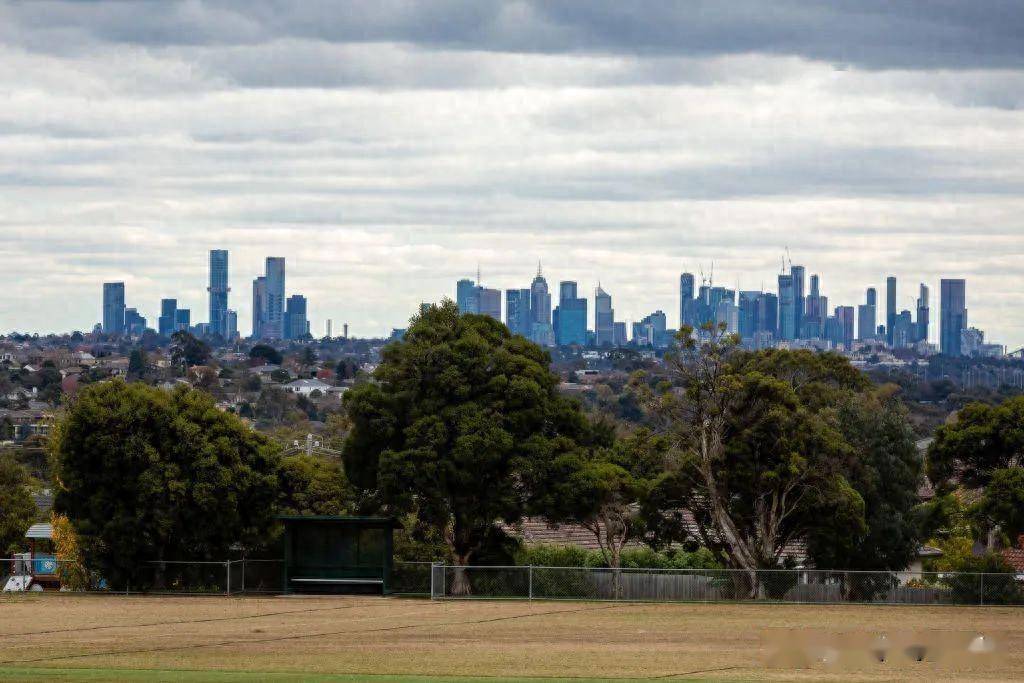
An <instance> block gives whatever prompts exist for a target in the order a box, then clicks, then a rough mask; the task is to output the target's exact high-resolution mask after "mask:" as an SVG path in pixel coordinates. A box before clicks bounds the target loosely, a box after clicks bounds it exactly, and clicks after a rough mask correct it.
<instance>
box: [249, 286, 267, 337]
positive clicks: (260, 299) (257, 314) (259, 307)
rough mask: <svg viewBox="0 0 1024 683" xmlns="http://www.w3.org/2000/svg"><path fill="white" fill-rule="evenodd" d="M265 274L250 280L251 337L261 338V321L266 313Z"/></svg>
mask: <svg viewBox="0 0 1024 683" xmlns="http://www.w3.org/2000/svg"><path fill="white" fill-rule="evenodd" d="M266 301H267V276H266V275H260V276H259V277H258V278H256V279H255V280H253V281H252V337H253V339H263V322H264V319H265V317H266V315H267V304H266Z"/></svg>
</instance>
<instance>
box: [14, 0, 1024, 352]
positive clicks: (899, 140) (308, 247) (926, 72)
mask: <svg viewBox="0 0 1024 683" xmlns="http://www.w3.org/2000/svg"><path fill="white" fill-rule="evenodd" d="M626 7H631V6H629V5H623V4H621V3H611V2H609V3H558V2H554V3H553V2H538V3H527V2H515V3H513V2H509V3H486V2H469V1H467V2H454V1H451V2H433V3H410V2H397V1H393V2H376V3H355V4H351V3H316V2H303V3H277V2H246V3H241V2H238V3H219V2H182V3H169V2H167V3H165V2H154V3H145V4H143V3H120V2H113V3H104V2H85V3H78V2H74V3H46V2H34V3H10V4H6V5H3V6H0V93H2V94H3V96H4V98H3V101H4V107H2V108H0V235H2V238H0V263H2V268H0V285H2V286H3V291H4V292H5V294H6V296H5V297H3V298H2V299H0V330H5V331H6V330H13V329H17V330H30V331H47V330H66V329H73V328H80V329H83V328H88V327H90V326H91V325H92V324H93V323H94V322H95V321H96V320H97V319H98V318H99V315H100V306H99V304H100V302H99V296H100V283H101V282H102V281H103V280H107V279H123V280H125V281H126V282H127V289H128V294H127V298H128V304H129V305H131V306H137V307H139V308H140V310H142V311H143V313H144V314H146V315H149V316H150V317H152V318H155V315H156V310H157V306H158V303H159V299H160V298H161V297H164V296H177V297H178V298H179V299H180V300H182V302H183V305H190V306H191V307H192V308H193V311H194V312H193V319H194V320H205V317H206V315H205V307H206V301H205V285H206V283H205V277H206V273H205V267H206V251H207V250H208V249H211V248H227V249H230V250H231V269H232V287H233V292H232V306H233V307H237V308H238V309H239V312H240V323H241V326H242V328H243V331H247V329H248V321H249V308H250V300H251V294H250V286H251V280H252V278H253V277H254V276H255V275H256V274H258V271H259V270H260V268H261V265H262V259H263V257H264V256H266V255H270V254H273V255H282V256H285V257H287V258H288V267H289V272H288V289H289V291H290V292H301V293H304V294H306V295H307V296H308V297H309V299H310V311H311V315H312V318H313V325H314V330H315V331H316V332H320V331H321V330H322V329H323V321H324V320H325V319H327V318H332V319H333V320H334V321H335V329H339V327H340V324H341V322H349V323H350V325H351V329H352V331H353V333H354V334H359V335H371V334H382V333H386V332H388V331H389V330H390V329H391V327H397V326H402V325H403V324H404V321H405V319H407V318H408V316H409V315H410V313H411V312H412V311H413V310H414V309H415V307H416V305H417V304H418V303H419V302H420V301H433V300H438V299H440V298H441V297H442V296H446V295H447V296H451V295H453V293H454V280H455V279H456V278H458V277H463V276H467V275H471V274H472V273H473V272H474V271H475V269H476V266H477V264H478V263H479V264H480V265H481V267H482V269H483V275H484V280H485V283H486V284H489V285H491V286H497V287H501V288H505V287H513V286H525V285H526V284H527V283H528V282H529V279H530V278H531V277H532V273H533V270H534V269H535V264H536V262H537V260H538V259H540V260H542V261H543V262H544V264H545V271H546V274H547V275H548V277H549V281H551V284H552V286H553V287H554V286H555V283H556V282H557V280H561V279H576V280H578V281H580V283H581V286H582V287H583V289H584V290H588V289H589V288H590V287H592V286H593V285H594V284H595V283H596V281H597V280H598V279H600V281H601V283H602V286H603V287H604V288H605V289H606V290H608V291H609V292H611V293H612V295H613V296H614V300H615V308H616V312H617V317H619V318H620V319H638V318H639V317H642V316H643V315H645V314H647V313H649V312H650V311H652V310H654V309H656V308H661V309H663V310H665V311H666V312H668V313H669V319H670V321H672V320H673V319H674V318H675V317H676V316H677V308H678V302H677V298H676V296H677V293H676V284H677V282H678V274H679V272H681V271H683V270H692V271H697V270H698V267H699V266H701V265H703V267H704V269H705V270H710V264H711V262H712V261H713V262H714V271H715V278H716V280H718V281H723V282H726V283H729V284H737V283H738V284H739V286H740V287H742V288H757V287H759V286H761V284H762V283H764V285H765V286H766V287H769V288H774V279H775V275H776V273H777V271H778V268H779V265H778V264H779V260H780V257H781V254H782V252H783V250H784V249H785V247H787V246H788V247H789V249H790V251H791V252H792V254H793V259H794V261H798V262H801V263H803V264H804V265H806V266H807V268H808V271H809V272H820V273H821V274H822V284H823V288H824V290H825V293H826V294H828V295H829V297H830V301H831V302H832V304H834V305H837V304H840V303H843V304H856V303H859V302H860V301H861V300H862V297H863V290H864V289H865V288H866V287H868V286H876V287H881V286H882V285H883V283H884V278H885V276H886V275H888V274H890V273H895V274H896V275H897V276H899V277H900V281H901V289H900V296H899V299H900V305H901V307H908V308H909V307H911V302H912V299H913V298H914V297H915V296H916V289H917V283H918V282H926V283H927V284H929V285H931V286H932V291H933V295H935V297H934V298H935V300H933V302H932V307H933V310H935V311H936V312H934V313H933V319H937V317H938V316H937V309H938V301H937V292H938V280H939V278H940V277H967V278H968V305H969V308H970V314H971V322H972V323H973V324H977V325H978V326H980V327H983V328H984V329H986V330H987V331H988V336H989V338H991V339H993V340H996V341H1000V342H1003V343H1007V344H1010V345H1013V346H1014V348H1016V347H1018V346H1020V345H1022V344H1024V306H1021V294H1020V290H1021V275H1022V272H1021V269H1022V266H1021V263H1024V260H1022V256H1024V220H1022V218H1021V216H1022V215H1024V211H1022V209H1024V198H1022V190H1024V112H1022V105H1024V42H1022V41H1020V40H1019V36H1020V35H1024V8H1021V7H1020V5H1019V4H1018V3H1012V2H981V3H971V4H970V5H968V4H965V3H960V2H930V3H928V4H927V7H928V9H927V11H926V12H925V11H923V10H922V5H921V4H920V3H911V2H908V3H892V2H858V3H833V7H832V8H830V9H822V7H821V3H813V4H811V3H800V2H781V3H780V2H773V3H763V2H739V3H711V2H709V3H667V2H666V3H646V4H644V5H643V7H644V8H645V11H644V12H642V13H640V12H637V11H635V9H633V10H630V11H627V10H625V9H623V8H626ZM726 7H727V8H728V9H723V8H726Z"/></svg>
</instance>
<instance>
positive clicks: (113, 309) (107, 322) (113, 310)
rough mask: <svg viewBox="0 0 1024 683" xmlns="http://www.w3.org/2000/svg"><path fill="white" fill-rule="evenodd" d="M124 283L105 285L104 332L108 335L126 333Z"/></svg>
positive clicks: (107, 283)
mask: <svg viewBox="0 0 1024 683" xmlns="http://www.w3.org/2000/svg"><path fill="white" fill-rule="evenodd" d="M124 308H125V306H124V283H123V282H104V283H103V331H104V332H105V333H106V334H123V333H124Z"/></svg>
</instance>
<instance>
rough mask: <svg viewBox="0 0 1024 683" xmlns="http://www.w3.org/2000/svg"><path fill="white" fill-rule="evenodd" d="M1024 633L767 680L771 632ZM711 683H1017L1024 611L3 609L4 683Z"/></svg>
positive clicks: (132, 604) (151, 601) (134, 605)
mask: <svg viewBox="0 0 1024 683" xmlns="http://www.w3.org/2000/svg"><path fill="white" fill-rule="evenodd" d="M794 627H796V628H817V629H826V630H830V631H835V632H850V631H861V632H872V631H878V630H879V629H891V630H925V629H932V630H953V631H964V630H988V631H1006V632H1009V634H1010V640H1009V643H1008V645H1009V647H1010V656H1009V660H1008V661H1007V663H1006V664H1005V665H1004V666H1003V667H1002V668H1000V669H997V670H992V671H974V672H972V671H964V670H960V671H950V670H942V671H940V670H937V669H936V668H934V665H928V664H918V665H911V666H908V667H906V668H902V669H899V670H894V669H892V668H889V669H887V670H881V669H878V670H867V671H861V672H859V673H857V674H856V675H846V676H844V675H840V674H829V673H827V672H825V671H822V670H802V671H798V670H789V671H779V670H765V669H763V668H761V666H760V662H761V659H762V658H763V651H762V650H761V645H760V634H761V633H762V632H763V631H765V630H766V629H779V628H794ZM43 667H54V668H65V669H69V668H74V669H92V670H111V669H113V670H119V669H132V670H180V671H193V672H195V671H243V672H252V673H261V674H267V673H271V672H300V673H306V674H318V673H338V674H358V675H369V674H387V675H417V676H436V677H440V678H446V677H452V676H499V677H502V676H505V677H515V676H529V677H582V678H652V677H667V676H673V675H679V674H687V673H691V672H692V673H691V675H692V676H693V677H697V678H711V679H719V678H721V679H730V680H734V679H744V680H745V679H756V680H770V679H775V680H793V679H814V680H822V679H831V680H846V679H849V680H908V679H918V680H924V679H943V680H946V679H950V678H959V679H962V680H1007V679H1012V678H1016V677H1020V676H1024V610H1021V609H1012V608H981V607H976V608H972V607H883V606H798V605H781V606H773V605H688V604H661V605H652V604H610V603H559V602H534V603H528V602H429V601H425V600H401V599H381V598H280V597H275V598H223V597H219V598H213V597H207V598H194V597H190V598H184V597H182V598H177V597H124V596H75V595H34V596H33V595H24V596H17V597H3V598H0V677H2V676H3V672H4V671H5V670H7V671H14V670H21V669H25V668H31V669H35V668H43Z"/></svg>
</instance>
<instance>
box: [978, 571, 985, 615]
mask: <svg viewBox="0 0 1024 683" xmlns="http://www.w3.org/2000/svg"><path fill="white" fill-rule="evenodd" d="M979 595H980V596H981V604H982V606H983V607H984V605H985V574H984V572H982V574H981V593H979Z"/></svg>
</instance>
